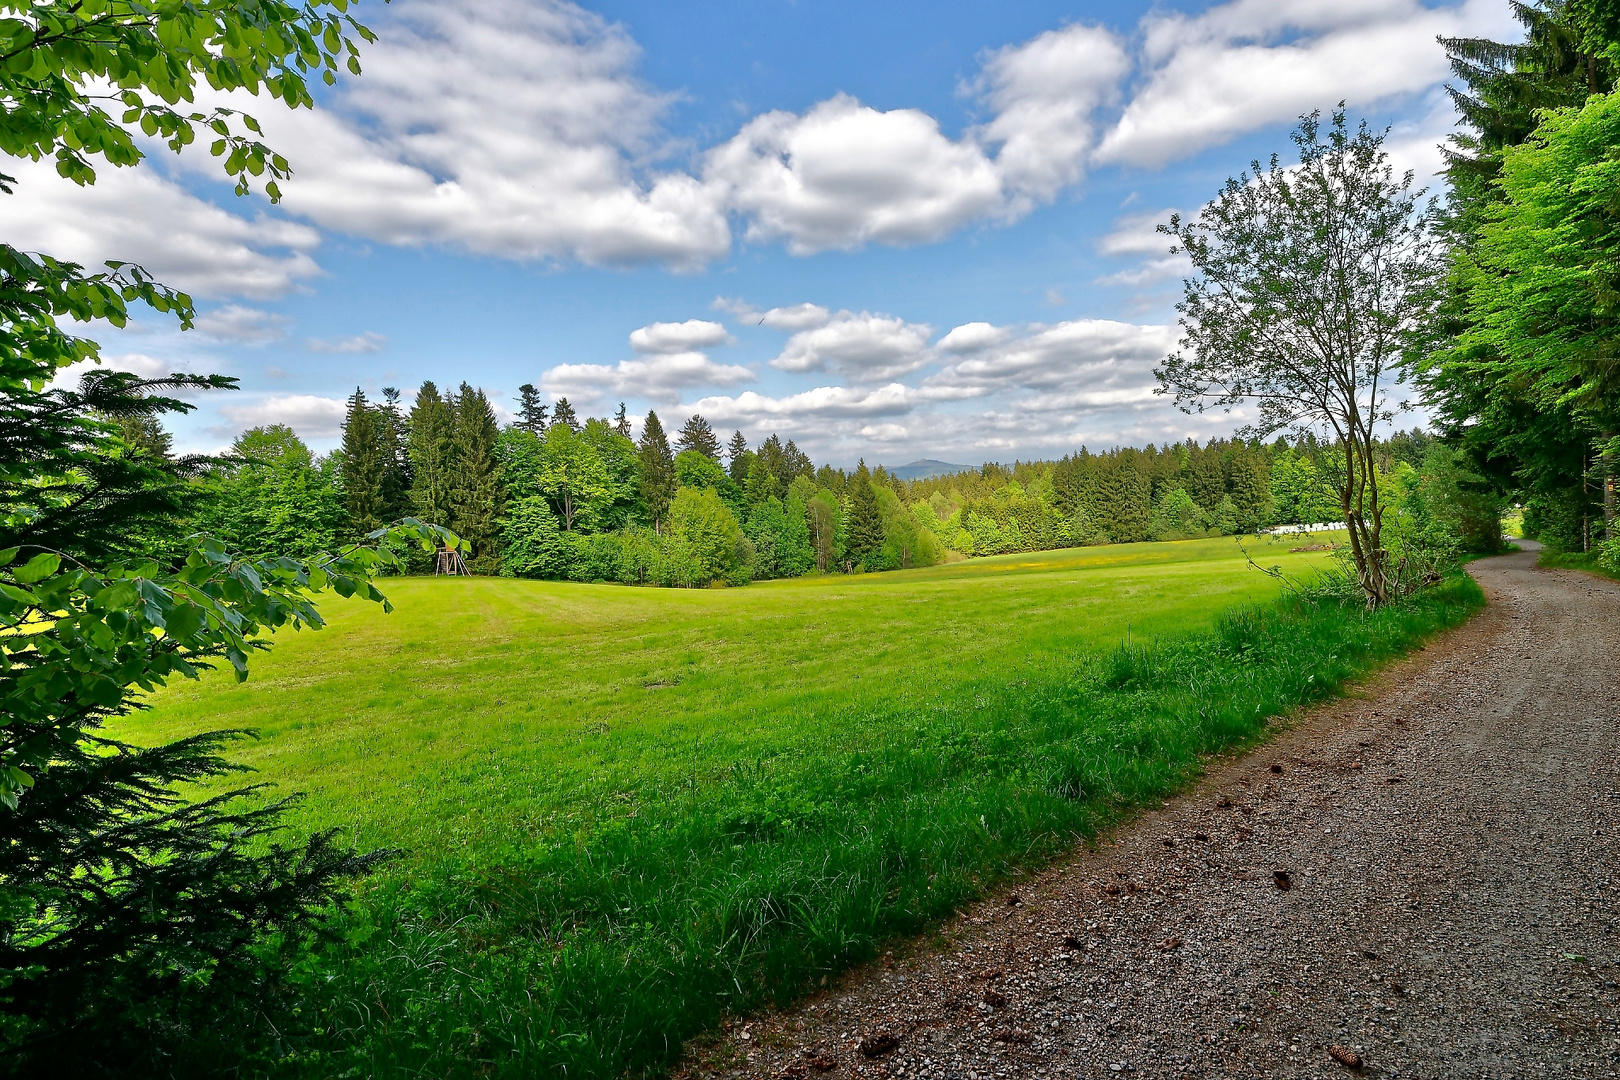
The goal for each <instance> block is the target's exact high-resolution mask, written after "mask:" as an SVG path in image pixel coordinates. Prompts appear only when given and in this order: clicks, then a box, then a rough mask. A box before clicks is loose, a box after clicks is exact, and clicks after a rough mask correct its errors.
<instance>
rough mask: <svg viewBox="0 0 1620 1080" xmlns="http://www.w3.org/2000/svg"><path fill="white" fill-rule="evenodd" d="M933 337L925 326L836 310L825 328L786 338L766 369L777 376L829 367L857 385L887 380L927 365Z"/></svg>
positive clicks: (867, 313) (895, 319) (893, 318)
mask: <svg viewBox="0 0 1620 1080" xmlns="http://www.w3.org/2000/svg"><path fill="white" fill-rule="evenodd" d="M932 332H933V330H932V328H931V327H929V326H928V325H927V324H925V323H910V322H906V321H905V320H904V319H899V318H895V317H894V316H892V315H874V314H872V313H870V312H866V311H863V312H860V313H859V314H856V313H855V312H851V311H840V312H839V313H838V314H837V315H835V316H833V318H832V320H831V321H830V322H828V323H827V324H826V325H824V326H818V327H815V328H814V329H810V330H801V331H799V332H798V333H796V334H794V335H793V336H792V337H790V338H788V341H787V344H786V345H785V346H784V347H783V348H782V352H781V354H780V355H779V356H777V358H776V359H775V360H772V361H771V366H772V367H774V368H777V369H779V370H781V371H822V370H825V369H827V368H832V369H833V370H836V371H838V372H841V373H842V374H845V375H848V376H849V377H851V378H853V379H855V380H857V381H861V382H876V381H880V380H884V379H892V378H894V377H896V376H898V375H905V374H907V373H909V372H912V371H916V370H917V369H918V368H920V367H922V366H923V365H924V364H926V363H927V362H928V360H929V354H928V338H929V335H930V334H932Z"/></svg>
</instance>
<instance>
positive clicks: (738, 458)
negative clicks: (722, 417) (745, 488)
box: [726, 431, 748, 484]
mask: <svg viewBox="0 0 1620 1080" xmlns="http://www.w3.org/2000/svg"><path fill="white" fill-rule="evenodd" d="M747 455H748V440H747V439H745V438H743V433H742V432H740V431H733V432H732V433H731V442H729V443H727V444H726V471H727V472H729V473H730V474H731V479H732V480H733V481H735V482H736V483H738V484H743V483H745V482H747V480H748V462H747V461H746V460H744V459H745V458H746V457H747Z"/></svg>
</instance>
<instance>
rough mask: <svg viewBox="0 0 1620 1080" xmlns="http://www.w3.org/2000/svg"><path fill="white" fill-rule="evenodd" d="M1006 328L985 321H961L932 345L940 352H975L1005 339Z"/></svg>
mask: <svg viewBox="0 0 1620 1080" xmlns="http://www.w3.org/2000/svg"><path fill="white" fill-rule="evenodd" d="M1007 335H1008V330H1007V329H1006V327H1002V326H991V325H990V324H989V323H987V322H970V323H963V324H962V325H961V326H958V327H956V328H955V329H953V330H952V331H951V332H950V333H948V334H946V335H945V336H944V337H942V338H940V339H939V344H938V345H936V346H934V347H935V348H936V349H938V350H939V351H940V352H947V353H975V352H979V351H981V350H983V349H987V348H989V347H990V346H992V345H999V344H1001V343H1002V342H1003V341H1005V340H1007Z"/></svg>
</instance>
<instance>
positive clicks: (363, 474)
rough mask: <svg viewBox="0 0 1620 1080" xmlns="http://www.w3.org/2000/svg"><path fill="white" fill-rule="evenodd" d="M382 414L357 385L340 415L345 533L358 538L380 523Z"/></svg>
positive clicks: (382, 510) (383, 466)
mask: <svg viewBox="0 0 1620 1080" xmlns="http://www.w3.org/2000/svg"><path fill="white" fill-rule="evenodd" d="M383 427H384V421H383V418H382V415H381V414H380V413H379V412H378V411H377V410H376V409H374V408H372V407H371V403H370V402H369V401H367V400H366V394H365V391H364V390H361V389H360V388H359V387H358V386H357V387H355V388H354V393H353V394H351V395H350V396H349V407H348V411H347V412H346V413H345V414H344V417H343V465H342V468H341V470H340V472H339V477H340V478H341V480H342V483H343V505H344V509H345V510H347V512H348V515H349V534H350V536H351V537H361V536H364V535H366V534H367V533H369V532H371V531H372V530H373V529H376V528H379V527H381V526H382V524H383V515H384V514H385V513H387V507H386V506H385V505H384V502H383V475H384V473H385V472H386V469H387V461H386V458H385V445H384V440H385V434H384V431H383Z"/></svg>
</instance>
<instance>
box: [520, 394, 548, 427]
mask: <svg viewBox="0 0 1620 1080" xmlns="http://www.w3.org/2000/svg"><path fill="white" fill-rule="evenodd" d="M549 408H550V406H548V405H547V404H546V403H545V402H544V401H543V400H541V398H540V391H538V390H536V389H535V388H534V384H533V383H524V384H523V385H522V386H520V387H518V421H517V426H518V427H520V428H522V429H523V430H524V431H532V432H534V433H535V434H536V435H541V434H544V433H545V430H546V411H547V409H549Z"/></svg>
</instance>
